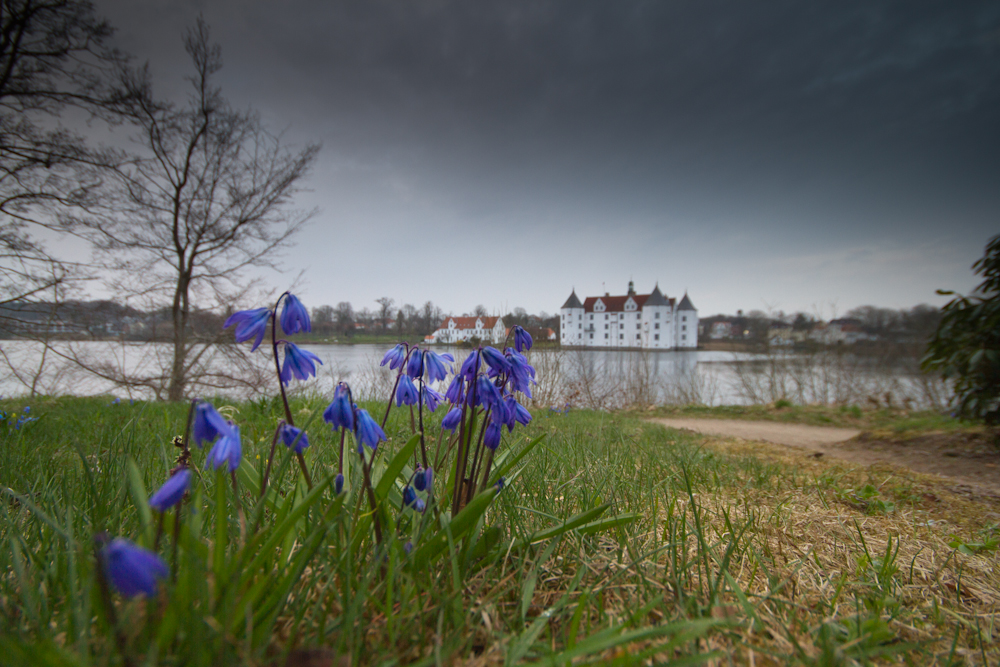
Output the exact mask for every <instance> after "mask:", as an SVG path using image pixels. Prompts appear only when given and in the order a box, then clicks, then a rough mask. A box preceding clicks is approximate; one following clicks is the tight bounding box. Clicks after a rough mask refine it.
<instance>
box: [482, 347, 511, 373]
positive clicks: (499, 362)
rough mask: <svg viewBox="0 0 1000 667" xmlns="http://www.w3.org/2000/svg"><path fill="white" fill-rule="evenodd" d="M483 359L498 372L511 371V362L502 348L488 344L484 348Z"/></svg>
mask: <svg viewBox="0 0 1000 667" xmlns="http://www.w3.org/2000/svg"><path fill="white" fill-rule="evenodd" d="M483 361H485V362H486V365H487V366H489V367H490V368H492V369H493V370H494V371H495V372H496V373H509V372H510V362H509V361H507V357H505V356H503V354H502V353H501V352H500V350H498V349H496V348H495V347H490V346H488V345H487V346H486V347H484V348H483Z"/></svg>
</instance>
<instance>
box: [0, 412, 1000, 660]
mask: <svg viewBox="0 0 1000 667" xmlns="http://www.w3.org/2000/svg"><path fill="white" fill-rule="evenodd" d="M109 403H110V400H109V399H100V398H94V399H53V400H40V401H37V402H35V403H34V404H32V406H31V407H32V409H31V411H30V413H29V414H30V415H31V416H33V417H36V418H37V421H33V422H27V423H24V424H22V426H21V427H20V428H16V429H15V428H11V427H8V426H4V427H2V430H0V480H2V481H0V486H2V487H4V488H5V489H9V491H4V493H5V495H4V496H3V499H2V504H0V506H2V508H3V509H2V512H0V540H2V541H3V543H4V548H3V549H2V550H0V618H2V619H3V620H2V628H3V630H2V632H3V635H2V636H3V646H0V664H5V663H11V664H14V663H16V661H17V660H18V657H19V656H31V658H32V659H33V660H34V661H35V662H36V664H74V663H73V662H72V661H73V660H78V659H79V660H80V663H79V664H92V663H94V662H96V663H97V664H107V663H108V661H109V660H110V664H118V660H119V658H118V657H117V656H118V654H117V652H116V651H115V650H114V647H113V646H112V645H111V643H110V642H109V641H108V640H106V639H104V638H103V637H104V636H105V634H102V632H101V631H100V628H99V627H98V626H97V624H96V623H95V621H94V620H93V608H94V605H95V604H96V603H95V602H94V598H95V596H96V592H95V587H94V577H93V563H92V560H93V556H92V551H91V549H90V547H89V538H90V536H91V535H92V534H93V532H95V531H96V530H99V529H107V530H108V531H109V532H111V533H112V534H115V535H136V534H138V533H139V532H141V530H142V512H141V511H140V509H139V506H140V505H141V502H139V501H141V498H140V499H138V500H137V499H136V498H135V497H134V496H135V494H134V493H132V492H131V491H130V487H129V484H128V483H127V479H128V477H129V472H128V461H129V460H130V459H132V460H134V461H135V462H136V464H137V467H138V470H139V473H140V475H141V477H142V480H143V483H144V485H145V488H147V489H153V488H156V486H158V485H159V483H161V481H162V480H163V478H164V476H165V474H166V471H167V470H168V469H169V467H170V466H171V465H172V461H173V459H174V457H175V456H176V450H175V449H174V448H173V447H172V445H171V438H172V437H173V436H174V435H177V434H179V433H180V432H181V431H182V430H183V426H184V419H185V410H186V406H183V405H166V404H147V403H136V404H134V405H130V404H128V403H127V402H124V403H118V404H113V405H112V404H109ZM216 405H217V406H219V407H220V410H221V411H222V412H223V413H224V414H228V415H230V416H231V417H233V418H234V419H236V420H237V421H238V422H239V423H240V425H241V429H242V435H243V448H244V450H243V454H244V463H243V465H244V466H251V467H257V468H258V469H259V467H260V461H261V460H263V459H264V458H266V451H267V448H268V447H269V445H270V434H271V431H272V429H273V425H274V422H275V420H276V419H277V418H278V416H279V411H280V408H279V406H278V405H277V404H276V403H275V402H271V401H269V402H260V403H238V404H229V405H226V403H225V402H221V401H220V402H217V403H216ZM23 407H24V403H23V402H20V403H17V404H12V403H11V402H10V401H5V402H3V405H2V409H3V410H5V411H7V412H11V411H13V410H17V411H19V412H20V411H21V409H22V408H23ZM323 407H325V403H324V402H323V401H322V400H321V399H318V398H317V399H315V400H300V401H298V402H296V404H295V405H294V409H295V411H296V414H297V415H301V416H302V417H303V418H307V416H308V415H310V414H312V413H315V412H317V411H320V410H322V409H323ZM688 410H694V409H688ZM21 414H23V412H22V413H21ZM393 414H394V416H393V418H392V419H391V420H390V425H389V428H388V429H387V430H388V431H389V432H390V435H393V434H395V437H393V439H392V441H391V442H390V443H389V444H388V445H385V446H384V448H385V450H386V451H384V452H383V453H382V454H380V456H384V457H387V458H388V457H390V456H391V454H392V451H393V450H394V449H396V448H398V447H400V446H401V445H402V441H403V440H404V436H403V431H405V430H406V429H407V427H408V426H409V417H408V415H406V414H405V413H403V412H401V411H395V412H394V413H393ZM645 414H647V413H643V415H645ZM688 414H690V413H688ZM795 414H796V415H797V416H796V417H795V419H802V420H808V419H812V418H813V416H810V415H812V413H811V412H810V409H808V408H797V409H795ZM643 415H639V414H632V413H620V414H607V413H597V412H586V411H574V412H571V413H570V414H567V415H557V414H549V413H547V412H539V413H538V414H536V417H535V420H534V421H533V422H532V424H531V425H530V427H529V428H527V429H526V430H525V432H522V433H519V434H518V437H517V439H516V441H514V442H509V443H505V444H504V445H502V446H503V447H505V448H506V447H513V448H514V449H517V448H519V447H522V446H524V444H525V443H526V442H527V441H528V440H530V439H533V438H535V437H537V436H539V435H543V434H544V435H545V439H544V440H543V441H542V443H541V445H539V446H538V447H537V448H536V449H535V450H534V451H533V452H532V454H531V455H530V458H529V459H528V460H527V465H525V467H524V468H523V469H522V471H521V473H520V474H519V475H517V476H514V477H513V478H512V479H509V480H508V485H507V487H506V488H505V489H504V490H503V491H502V492H501V493H500V494H499V495H498V496H497V498H496V500H495V501H494V505H493V507H492V509H491V510H490V514H488V515H487V523H489V524H493V525H497V526H509V527H510V529H509V530H510V532H509V534H506V535H500V536H494V537H493V540H494V542H495V543H496V544H503V545H506V548H505V549H503V550H500V551H497V550H491V549H490V548H489V545H488V544H485V543H484V548H483V549H482V550H479V551H477V550H476V549H471V550H469V551H468V552H465V553H461V554H453V557H451V558H446V559H445V560H444V561H442V562H439V563H438V564H436V565H435V566H433V567H429V568H424V569H421V568H417V567H414V566H413V565H412V564H410V563H407V562H406V559H405V556H403V555H401V554H402V551H401V550H400V551H393V552H391V553H392V555H391V556H390V557H389V558H388V560H382V559H380V558H375V557H373V556H372V555H371V554H373V553H374V552H373V551H370V550H369V551H362V552H361V553H362V557H361V558H358V559H351V558H349V557H347V554H348V553H350V551H349V547H348V542H349V541H350V539H349V538H350V535H349V534H348V535H346V536H345V535H341V534H340V533H339V532H338V530H339V527H335V528H334V529H333V530H329V531H327V532H326V533H325V536H324V537H323V540H322V543H321V544H320V546H319V548H318V549H317V551H316V556H315V557H314V558H313V560H312V562H311V563H310V564H309V566H308V567H306V568H304V569H303V570H302V571H301V574H299V575H298V578H297V580H296V583H295V586H294V588H293V590H292V591H291V594H290V595H289V602H288V604H287V606H286V607H285V609H284V611H283V612H282V615H281V617H280V618H279V619H278V620H277V622H276V623H275V624H274V631H273V634H272V636H271V637H270V639H269V641H268V644H269V648H268V649H267V650H265V651H264V652H257V653H254V652H251V651H249V650H246V649H245V647H244V645H243V643H242V640H241V639H240V638H239V635H238V633H237V632H236V631H235V630H233V629H232V628H225V627H217V626H218V623H217V621H215V620H214V619H213V618H212V617H210V616H208V615H206V616H204V617H202V618H200V619H198V618H193V617H192V618H189V619H188V620H187V622H188V623H191V624H192V625H191V627H190V628H188V635H187V636H189V637H190V638H191V642H188V644H191V643H194V644H196V646H194V647H192V646H190V645H172V644H171V645H167V646H164V647H160V648H159V649H158V651H159V652H158V653H156V654H155V655H154V652H153V651H152V650H151V649H150V648H149V647H151V646H154V645H157V643H156V637H154V636H149V635H148V634H147V633H146V632H145V630H144V625H143V624H144V621H145V619H147V618H148V617H151V616H153V615H155V614H156V610H155V609H154V605H147V604H146V603H144V602H142V601H141V600H140V601H131V602H125V603H122V604H121V607H120V611H121V614H120V617H121V618H123V619H124V620H123V623H124V624H125V625H126V626H127V627H126V631H127V641H128V642H129V646H130V647H131V648H132V649H133V650H134V651H135V652H136V654H138V655H141V656H143V658H144V659H148V660H149V661H150V662H151V663H156V662H159V663H162V664H181V663H186V664H199V663H200V664H225V663H226V662H232V663H247V664H283V661H284V659H285V658H284V655H283V653H282V652H283V651H285V652H287V651H289V650H291V649H292V648H296V649H306V648H310V649H319V648H322V649H323V650H324V651H332V652H335V653H336V655H337V656H348V657H349V658H350V659H351V661H352V662H353V664H391V663H392V662H399V663H423V664H435V663H439V664H465V663H468V664H501V663H504V662H508V663H516V662H521V661H539V660H540V661H543V663H544V664H559V665H565V664H569V663H570V661H575V662H574V663H573V664H577V663H578V662H580V661H593V662H601V663H618V664H646V663H647V661H649V660H655V661H666V660H678V661H679V663H678V664H700V663H701V662H704V661H707V660H713V661H714V662H713V663H712V664H716V665H724V664H754V665H786V664H806V665H838V664H897V663H899V662H901V661H904V660H905V661H907V662H909V663H910V664H919V665H954V664H996V663H997V662H998V661H1000V648H998V647H997V642H996V641H995V638H996V635H997V634H998V632H1000V629H998V627H997V621H998V620H1000V619H998V617H997V604H998V601H1000V573H998V572H997V571H996V567H995V563H996V558H997V551H996V549H997V544H998V536H1000V533H998V529H997V519H996V517H997V514H996V513H997V512H998V511H1000V508H997V507H992V506H989V505H982V504H976V503H973V502H970V501H968V500H966V499H963V498H961V497H957V496H953V495H951V494H950V493H949V492H948V491H947V489H944V488H939V487H937V486H935V485H934V483H933V482H931V481H928V480H926V479H923V478H919V477H909V476H905V475H900V474H899V473H893V472H885V471H879V470H873V469H858V468H850V467H846V466H842V465H839V464H837V463H829V462H825V461H814V460H810V461H809V462H807V463H802V462H795V461H783V460H782V459H781V458H780V457H777V456H775V457H766V456H765V457H762V456H756V455H751V454H748V453H747V452H746V451H744V450H741V449H739V448H737V447H734V446H732V445H725V444H723V443H713V442H712V441H708V443H707V444H706V441H705V439H703V438H700V437H697V436H694V435H691V434H682V433H679V432H675V431H668V430H666V429H662V428H660V427H657V426H653V425H649V424H646V423H645V422H643V421H642V420H641V419H640V416H643ZM706 416H721V415H720V414H719V411H718V410H716V411H715V414H710V415H706ZM731 416H747V415H746V413H744V414H743V415H737V414H733V415H731ZM773 418H779V419H781V418H782V416H781V415H778V414H776V415H773ZM831 418H832V417H831ZM845 419H846V418H845ZM869 419H871V420H872V423H875V422H876V420H877V419H880V417H877V416H870V417H869ZM820 423H830V422H820ZM316 424H318V422H316ZM310 440H311V442H312V446H311V447H310V448H309V449H308V450H306V458H307V460H308V462H309V465H310V467H311V468H312V469H313V470H314V471H315V476H316V477H317V478H319V477H321V476H322V475H323V474H324V473H323V471H327V472H332V471H334V466H335V461H336V455H335V443H334V441H333V440H332V438H331V436H330V435H329V433H328V432H327V431H326V428H325V427H321V426H318V425H314V426H313V427H312V428H311V429H310ZM198 455H199V453H197V452H196V458H195V462H196V463H197V464H199V466H200V464H201V462H202V461H203V460H204V459H203V458H197V456H198ZM202 456H203V455H202ZM352 500H353V499H352ZM603 503H611V504H612V510H611V512H609V514H611V513H614V514H622V513H635V515H636V517H635V520H634V521H632V522H631V523H628V524H623V525H619V526H617V527H615V528H613V529H612V530H608V531H601V532H590V533H588V534H580V533H578V532H573V531H571V532H569V533H566V534H565V535H563V536H562V537H560V538H555V539H545V537H544V535H543V536H537V535H536V536H535V537H536V539H535V540H534V542H533V543H531V544H520V543H518V538H525V537H526V536H530V535H532V534H534V533H535V531H536V530H538V529H539V528H543V527H545V526H548V525H551V524H552V523H553V521H558V520H565V519H566V518H568V517H571V516H573V515H576V514H578V513H580V512H584V511H587V510H589V509H592V508H595V507H598V506H599V505H601V504H603ZM307 519H308V521H310V522H317V521H318V520H317V519H315V518H313V517H307ZM304 520H305V519H304ZM308 527H309V528H310V529H315V528H317V527H318V523H310V524H309V526H308ZM206 530H207V529H206ZM302 534H303V536H304V537H303V540H305V539H306V538H307V536H308V534H309V533H308V531H306V532H303V533H302ZM229 539H231V540H239V539H241V537H240V533H239V529H238V526H237V525H236V523H235V522H234V523H233V524H232V526H231V534H230V535H229ZM345 540H347V541H345ZM297 548H301V545H299V546H298V547H296V545H288V547H287V549H288V551H287V553H288V554H289V558H291V555H292V554H294V553H296V549H297ZM279 574H280V573H275V576H276V577H277V576H278V575H279ZM167 594H168V595H171V594H174V595H180V594H182V591H181V590H179V588H178V589H170V588H169V587H168V591H167ZM238 630H239V632H240V633H242V632H243V628H242V627H240V628H238ZM195 639H196V640H197V641H195ZM304 655H305V654H304V653H300V654H293V655H292V657H293V658H294V659H299V658H301V657H302V656H304ZM11 656H13V657H11ZM81 656H92V657H88V658H81ZM220 656H221V657H220ZM311 656H312V657H315V658H317V659H322V660H326V662H324V663H318V664H338V663H337V662H331V661H330V660H331V659H332V656H333V653H314V654H311ZM299 664H304V663H299Z"/></svg>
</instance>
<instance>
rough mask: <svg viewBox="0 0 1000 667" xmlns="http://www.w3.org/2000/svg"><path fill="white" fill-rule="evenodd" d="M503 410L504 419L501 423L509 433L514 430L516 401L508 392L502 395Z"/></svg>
mask: <svg viewBox="0 0 1000 667" xmlns="http://www.w3.org/2000/svg"><path fill="white" fill-rule="evenodd" d="M503 411H504V420H503V424H504V426H506V427H507V432H508V433H510V432H511V431H513V430H514V423H515V422H516V420H517V401H516V400H514V397H513V396H511V395H510V394H507V395H506V396H504V399H503Z"/></svg>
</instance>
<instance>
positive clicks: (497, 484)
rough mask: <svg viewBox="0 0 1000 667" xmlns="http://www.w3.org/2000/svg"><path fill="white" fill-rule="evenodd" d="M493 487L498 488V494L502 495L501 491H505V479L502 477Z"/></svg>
mask: <svg viewBox="0 0 1000 667" xmlns="http://www.w3.org/2000/svg"><path fill="white" fill-rule="evenodd" d="M493 486H494V487H495V488H496V490H497V493H500V492H501V491H503V487H504V478H503V477H501V478H500V479H498V480H497V483H496V484H494V485H493Z"/></svg>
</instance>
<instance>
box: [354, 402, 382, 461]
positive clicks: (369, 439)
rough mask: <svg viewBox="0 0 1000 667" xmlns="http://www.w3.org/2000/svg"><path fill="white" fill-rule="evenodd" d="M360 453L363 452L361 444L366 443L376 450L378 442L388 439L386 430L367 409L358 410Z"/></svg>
mask: <svg viewBox="0 0 1000 667" xmlns="http://www.w3.org/2000/svg"><path fill="white" fill-rule="evenodd" d="M357 437H358V453H359V454H360V453H361V445H362V443H363V444H366V445H368V446H369V447H371V448H372V450H374V449H375V448H377V447H378V443H380V442H382V441H383V440H385V439H386V437H385V431H383V430H382V427H381V426H379V425H378V422H376V421H375V420H374V419H372V418H371V415H369V414H368V411H367V410H360V409H359V410H358V430H357Z"/></svg>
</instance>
